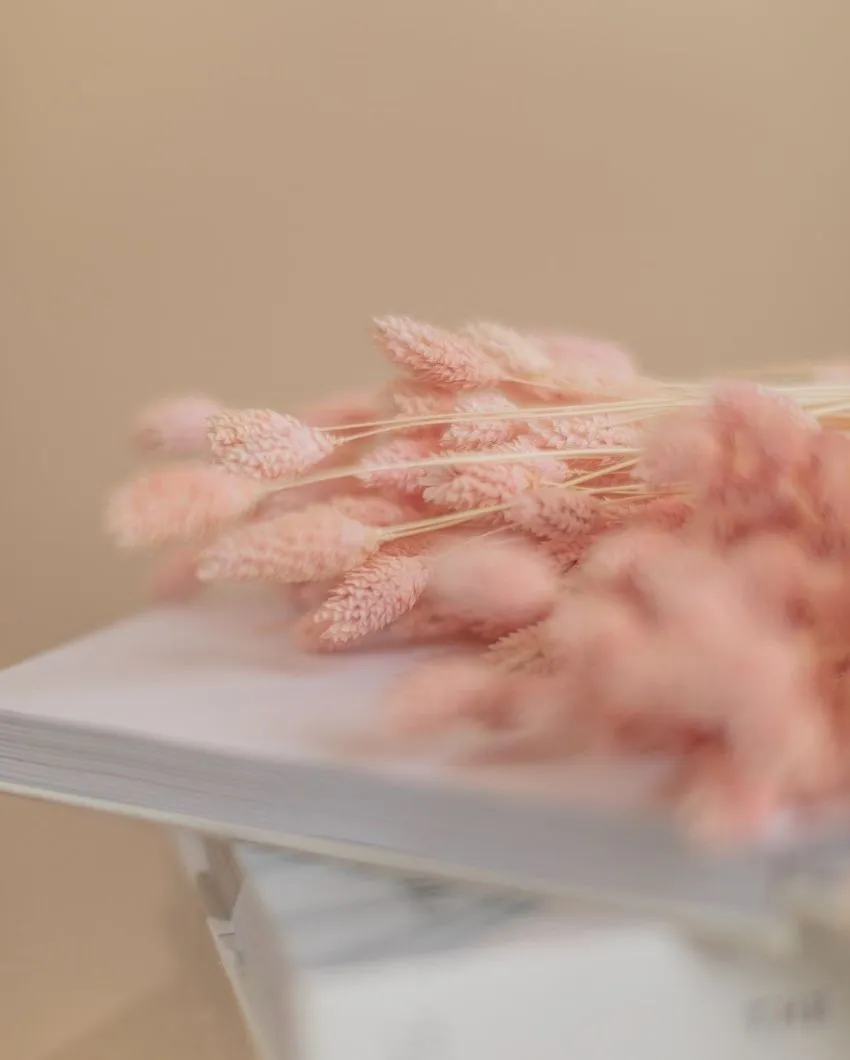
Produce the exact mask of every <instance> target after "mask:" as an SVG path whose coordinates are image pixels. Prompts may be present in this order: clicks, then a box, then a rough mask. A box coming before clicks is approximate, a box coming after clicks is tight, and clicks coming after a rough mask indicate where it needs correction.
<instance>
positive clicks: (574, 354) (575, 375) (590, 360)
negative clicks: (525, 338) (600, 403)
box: [533, 334, 637, 390]
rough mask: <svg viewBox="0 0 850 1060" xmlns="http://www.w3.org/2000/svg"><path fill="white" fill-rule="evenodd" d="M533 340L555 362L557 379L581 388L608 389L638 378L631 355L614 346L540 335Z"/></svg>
mask: <svg viewBox="0 0 850 1060" xmlns="http://www.w3.org/2000/svg"><path fill="white" fill-rule="evenodd" d="M533 338H534V340H535V341H536V342H537V343H538V344H539V345H540V347H541V348H542V349H543V351H544V352H545V353H546V354H547V355H548V357H549V358H550V359H551V361H552V363H553V364H554V366H555V372H556V373H557V375H558V376H559V377H560V378H561V379H563V380H564V381H565V382H569V383H572V384H573V385H575V386H577V387H579V388H587V389H591V390H592V389H593V388H594V387H598V388H605V387H608V386H612V385H617V384H622V383H630V382H632V381H633V380H635V379H636V377H637V368H636V366H635V362H634V360H633V358H632V356H631V354H630V353H629V352H628V351H627V350H624V349H623V348H622V347H621V346H617V345H616V344H615V343H613V342H607V341H604V340H602V339H591V338H584V337H582V336H580V335H555V334H537V335H534V336H533Z"/></svg>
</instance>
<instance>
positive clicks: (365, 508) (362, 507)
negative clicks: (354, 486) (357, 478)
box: [330, 493, 421, 526]
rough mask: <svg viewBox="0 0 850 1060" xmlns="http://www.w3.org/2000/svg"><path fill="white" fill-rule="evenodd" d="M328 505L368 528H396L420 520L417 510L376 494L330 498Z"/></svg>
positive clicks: (356, 494)
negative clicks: (398, 525) (366, 525)
mask: <svg viewBox="0 0 850 1060" xmlns="http://www.w3.org/2000/svg"><path fill="white" fill-rule="evenodd" d="M330 503H331V504H332V505H333V506H334V508H336V509H337V510H338V511H340V512H342V513H343V515H347V516H348V517H349V518H350V519H356V520H357V521H358V522H361V523H367V524H368V525H369V526H396V525H397V524H399V523H409V522H412V521H413V520H415V519H419V518H421V515H420V513H419V510H418V509H417V508H415V507H413V506H412V505H410V504H404V503H403V502H402V501H400V500H395V499H393V498H391V497H384V496H381V494H378V493H354V494H351V495H338V496H335V497H332V498H331V500H330Z"/></svg>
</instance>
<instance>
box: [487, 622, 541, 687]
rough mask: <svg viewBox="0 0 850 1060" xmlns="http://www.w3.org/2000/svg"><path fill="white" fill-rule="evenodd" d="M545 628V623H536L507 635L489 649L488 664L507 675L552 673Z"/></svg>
mask: <svg viewBox="0 0 850 1060" xmlns="http://www.w3.org/2000/svg"><path fill="white" fill-rule="evenodd" d="M544 628H545V623H544V622H534V623H532V624H531V625H529V626H521V627H520V628H519V629H515V630H514V631H513V632H511V633H507V634H505V636H503V637H500V638H499V639H498V640H497V641H494V643H492V644H491V645H490V647H489V648H488V649H487V653H486V656H485V657H486V659H487V662H488V663H489V664H490V665H491V666H498V667H499V668H500V669H501V670H502V671H503V672H506V673H510V672H512V671H522V672H524V673H529V674H535V673H542V674H546V673H550V672H551V669H552V660H551V658H549V657H548V656H547V648H548V645H547V643H546V640H545V638H544Z"/></svg>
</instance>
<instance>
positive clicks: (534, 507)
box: [505, 486, 602, 540]
mask: <svg viewBox="0 0 850 1060" xmlns="http://www.w3.org/2000/svg"><path fill="white" fill-rule="evenodd" d="M601 516H602V502H601V501H599V500H598V498H596V497H595V496H593V495H592V494H587V493H580V492H579V491H578V490H571V489H570V488H569V487H559V486H543V487H541V488H540V489H536V490H532V491H531V492H529V493H521V494H520V495H519V496H517V497H515V498H514V499H513V500H512V501H511V504H510V507H509V508H508V509H507V510H506V511H505V519H506V521H507V522H509V523H511V524H512V525H513V526H516V527H517V528H518V529H520V530H524V531H526V532H527V533H529V534H533V535H534V536H535V537H542V538H567V539H568V540H575V539H577V538H582V537H585V536H586V535H587V534H590V533H592V532H594V531H595V530H596V529H598V527H599V524H600V520H601Z"/></svg>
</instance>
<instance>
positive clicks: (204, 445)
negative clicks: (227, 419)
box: [132, 394, 221, 457]
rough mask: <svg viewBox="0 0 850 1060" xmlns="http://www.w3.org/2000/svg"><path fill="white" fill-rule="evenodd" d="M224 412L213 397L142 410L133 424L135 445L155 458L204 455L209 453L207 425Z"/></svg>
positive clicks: (170, 401) (173, 400)
mask: <svg viewBox="0 0 850 1060" xmlns="http://www.w3.org/2000/svg"><path fill="white" fill-rule="evenodd" d="M220 411H221V405H220V404H219V403H218V402H217V401H214V400H213V399H212V398H209V397H205V396H203V395H201V394H199V395H188V396H186V397H174V398H166V399H165V400H164V401H158V402H156V403H155V404H153V405H149V406H148V407H147V408H145V409H143V410H142V411H141V412H140V413H139V415H138V416H137V417H136V421H135V423H134V424H133V429H132V440H133V444H134V445H135V446H136V447H137V448H138V449H141V450H142V452H145V453H152V454H154V455H156V456H174V457H187V456H202V455H205V454H206V453H208V452H209V448H210V443H209V438H208V437H207V423H208V420H209V419H210V417H211V416H215V415H216V414H217V413H218V412H220Z"/></svg>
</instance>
